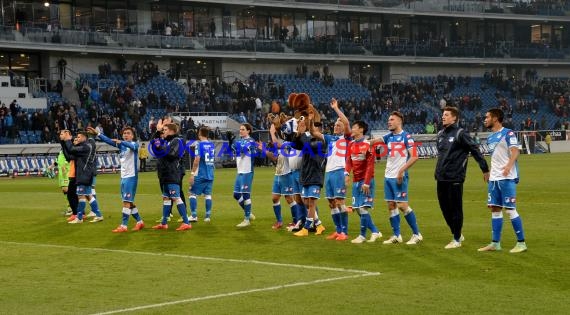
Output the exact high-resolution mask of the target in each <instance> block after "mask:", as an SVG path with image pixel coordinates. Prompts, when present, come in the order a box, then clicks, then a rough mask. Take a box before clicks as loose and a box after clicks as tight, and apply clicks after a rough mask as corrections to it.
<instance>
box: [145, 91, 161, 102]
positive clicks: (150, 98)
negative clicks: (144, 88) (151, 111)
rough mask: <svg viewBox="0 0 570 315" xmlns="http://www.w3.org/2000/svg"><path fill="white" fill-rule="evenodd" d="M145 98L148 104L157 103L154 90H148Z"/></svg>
mask: <svg viewBox="0 0 570 315" xmlns="http://www.w3.org/2000/svg"><path fill="white" fill-rule="evenodd" d="M146 99H147V102H148V104H149V105H150V106H156V105H158V96H156V94H154V90H150V92H148V95H147V96H146Z"/></svg>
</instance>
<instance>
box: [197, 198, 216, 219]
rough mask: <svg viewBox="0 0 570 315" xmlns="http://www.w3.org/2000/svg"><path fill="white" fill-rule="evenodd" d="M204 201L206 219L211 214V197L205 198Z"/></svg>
mask: <svg viewBox="0 0 570 315" xmlns="http://www.w3.org/2000/svg"><path fill="white" fill-rule="evenodd" d="M205 199H206V200H205V202H204V203H205V204H206V218H209V217H210V215H211V214H212V196H206V197H205ZM192 215H194V214H192Z"/></svg>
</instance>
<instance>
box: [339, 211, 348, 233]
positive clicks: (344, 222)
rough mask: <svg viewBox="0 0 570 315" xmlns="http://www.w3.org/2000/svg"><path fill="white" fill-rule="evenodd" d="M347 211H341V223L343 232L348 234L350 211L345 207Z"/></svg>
mask: <svg viewBox="0 0 570 315" xmlns="http://www.w3.org/2000/svg"><path fill="white" fill-rule="evenodd" d="M344 210H345V211H342V210H341V212H340V224H341V226H342V232H343V233H344V234H346V235H348V212H347V211H346V209H344Z"/></svg>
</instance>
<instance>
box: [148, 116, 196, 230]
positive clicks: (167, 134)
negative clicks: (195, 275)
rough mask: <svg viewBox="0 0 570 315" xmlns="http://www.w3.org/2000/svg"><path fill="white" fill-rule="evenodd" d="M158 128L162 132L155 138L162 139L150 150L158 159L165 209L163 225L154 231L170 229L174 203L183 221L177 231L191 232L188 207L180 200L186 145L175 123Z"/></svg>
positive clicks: (157, 168)
mask: <svg viewBox="0 0 570 315" xmlns="http://www.w3.org/2000/svg"><path fill="white" fill-rule="evenodd" d="M158 127H160V128H159V129H160V131H157V134H156V135H155V137H156V136H160V137H157V138H155V139H154V140H153V141H152V145H151V147H150V150H151V152H152V153H153V154H154V156H155V157H156V158H157V163H156V171H157V174H158V180H159V182H160V185H161V190H162V198H163V208H162V220H161V223H160V224H158V225H155V226H153V229H155V230H160V229H168V225H167V224H166V223H167V222H168V221H167V220H168V217H169V216H170V208H171V207H172V206H173V203H174V204H176V207H177V208H178V213H179V214H180V216H181V217H182V221H183V223H182V224H181V225H180V227H178V229H176V230H177V231H183V230H189V229H191V228H192V226H191V225H190V224H189V221H188V215H187V212H186V205H185V204H184V202H183V201H182V199H181V198H180V180H181V179H180V178H181V176H180V157H181V156H182V150H184V147H183V145H184V143H183V141H181V140H180V138H178V137H177V134H178V130H179V129H178V125H176V124H173V123H167V124H163V123H162V122H161V123H159V124H158Z"/></svg>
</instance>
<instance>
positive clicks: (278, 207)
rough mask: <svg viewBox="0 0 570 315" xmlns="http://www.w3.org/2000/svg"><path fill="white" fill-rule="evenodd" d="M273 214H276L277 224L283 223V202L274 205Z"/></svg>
mask: <svg viewBox="0 0 570 315" xmlns="http://www.w3.org/2000/svg"><path fill="white" fill-rule="evenodd" d="M273 213H275V219H276V220H277V222H283V217H282V216H281V202H279V201H277V203H274V204H273Z"/></svg>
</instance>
